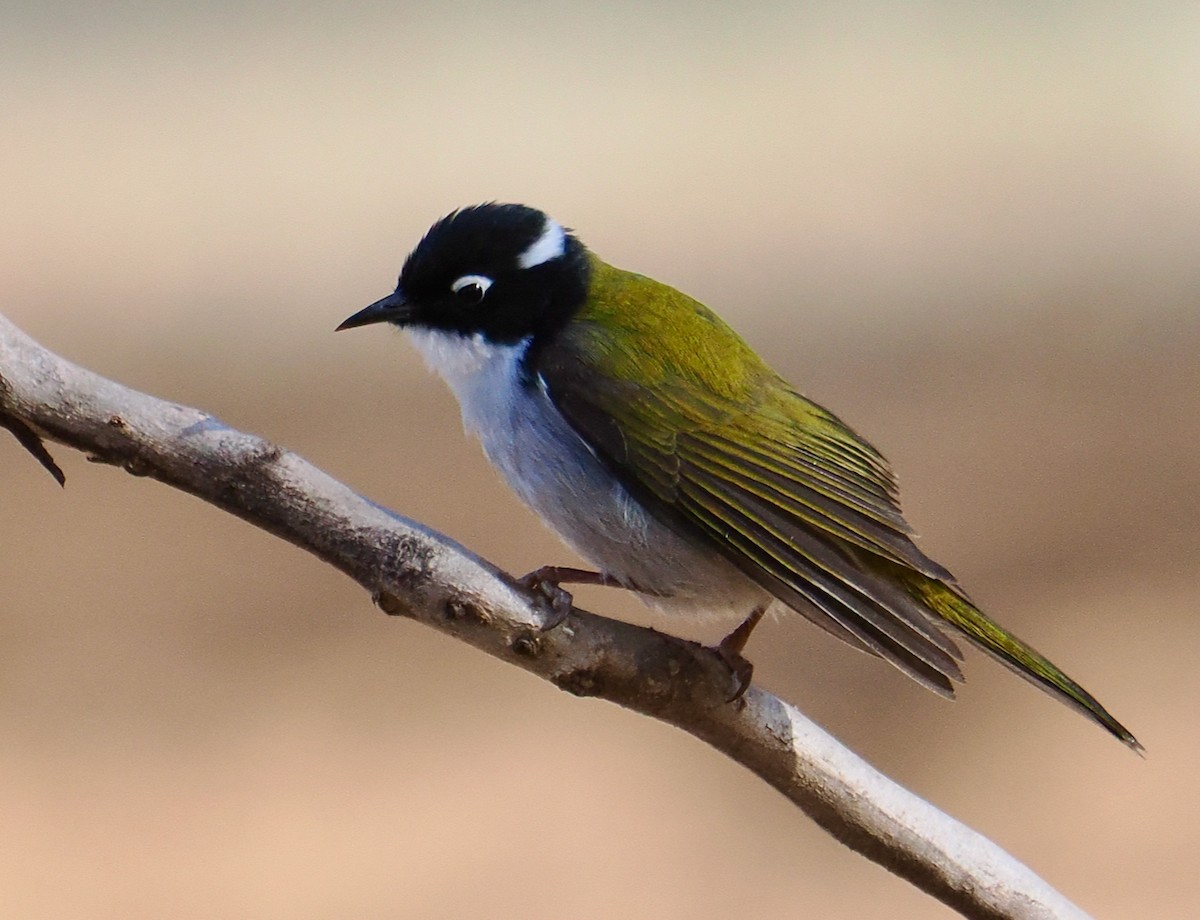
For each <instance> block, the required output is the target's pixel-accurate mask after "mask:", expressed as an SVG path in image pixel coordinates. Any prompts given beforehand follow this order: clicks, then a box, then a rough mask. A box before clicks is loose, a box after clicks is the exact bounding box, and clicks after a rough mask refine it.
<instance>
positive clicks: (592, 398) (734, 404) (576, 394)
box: [530, 258, 1141, 750]
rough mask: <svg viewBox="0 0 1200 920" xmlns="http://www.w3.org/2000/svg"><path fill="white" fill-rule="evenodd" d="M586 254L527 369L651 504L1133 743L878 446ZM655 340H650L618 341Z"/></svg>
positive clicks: (900, 656) (803, 588)
mask: <svg viewBox="0 0 1200 920" xmlns="http://www.w3.org/2000/svg"><path fill="white" fill-rule="evenodd" d="M592 268H593V277H592V284H591V289H592V297H591V299H590V300H589V302H588V304H587V305H585V307H584V309H583V311H581V313H580V314H579V315H577V316H576V317H575V318H574V321H573V322H572V323H571V325H570V327H568V329H567V330H566V331H565V332H564V333H563V334H561V335H560V336H559V338H558V340H557V341H555V342H554V343H552V344H551V345H549V346H543V347H541V348H540V349H539V351H538V353H537V354H536V355H531V359H530V370H532V371H534V372H535V373H536V374H537V376H538V378H540V383H541V384H542V385H544V386H545V388H546V392H547V393H548V395H549V397H550V398H551V399H552V400H553V402H554V403H555V405H556V406H557V407H558V409H559V410H560V411H561V412H562V413H563V415H564V416H565V417H566V419H567V420H568V421H569V423H570V424H571V425H572V427H573V428H574V429H575V430H576V431H577V432H578V433H579V435H580V437H581V438H583V440H584V441H585V442H586V443H587V444H588V445H589V446H590V447H591V449H592V450H593V451H595V453H596V454H597V456H599V457H600V458H601V459H602V460H603V461H604V462H605V463H607V464H608V465H609V467H610V468H611V469H612V471H613V472H614V474H615V475H616V476H617V477H618V478H619V479H620V480H621V481H622V482H623V483H624V484H625V485H626V487H627V488H629V489H630V491H631V492H633V493H634V494H635V495H637V496H638V497H639V498H640V499H641V500H642V501H643V502H644V503H645V505H646V506H647V507H648V508H649V509H651V511H652V512H654V513H656V514H658V515H659V516H660V517H661V518H662V519H663V520H665V521H667V522H669V523H671V524H673V525H675V526H677V527H679V528H682V529H683V530H686V531H689V532H691V533H692V534H694V535H695V537H696V538H697V539H698V540H705V541H708V542H709V543H710V544H711V545H712V546H714V547H715V548H717V549H718V550H719V551H720V552H721V553H723V554H724V555H725V556H726V557H727V558H728V559H729V560H730V561H731V562H732V563H733V564H734V565H736V566H737V567H738V568H739V569H741V570H742V571H743V572H745V573H746V575H747V576H749V577H750V578H751V579H753V580H754V581H755V582H757V583H758V584H760V585H762V586H763V587H764V588H765V589H767V590H768V591H770V592H771V593H772V594H774V595H775V596H776V597H778V598H779V599H780V600H782V601H783V602H784V603H786V604H788V605H789V606H791V607H793V608H794V609H796V610H797V611H799V612H800V613H802V614H804V615H805V616H807V617H808V618H809V619H811V620H812V621H813V622H815V623H817V624H818V625H819V626H821V627H823V628H824V629H826V630H828V631H829V632H831V633H832V634H834V635H836V636H838V637H839V638H841V639H844V640H845V641H847V642H849V643H851V644H852V645H855V646H857V647H859V648H862V649H865V650H866V651H869V652H872V653H874V654H876V655H879V656H881V657H883V658H885V659H887V660H888V661H890V662H891V663H893V664H895V665H896V666H897V667H899V668H900V669H901V670H903V671H904V672H906V673H907V674H909V675H910V676H911V677H913V678H915V679H916V680H918V681H919V682H921V683H922V684H924V685H925V686H927V687H929V688H930V689H932V690H934V691H936V692H938V693H941V694H942V695H944V696H953V685H952V683H951V682H952V681H954V680H962V672H961V670H960V668H959V666H958V661H960V660H961V658H962V656H961V654H960V653H959V651H958V649H957V648H956V647H955V645H954V644H953V643H952V642H951V641H950V640H949V639H948V638H946V636H945V635H943V633H942V632H941V631H940V629H939V626H940V625H941V624H946V625H948V626H951V627H953V628H954V629H955V630H956V631H959V632H961V633H962V634H963V635H965V636H966V637H967V638H969V639H970V640H971V641H972V642H974V643H975V644H977V645H978V646H980V647H981V648H982V649H984V650H985V651H987V652H988V653H989V654H991V655H993V656H994V657H996V658H997V659H998V660H1000V661H1001V662H1002V663H1004V664H1005V665H1007V666H1008V667H1010V668H1012V669H1013V670H1014V671H1015V672H1016V673H1018V674H1020V675H1021V676H1022V677H1024V678H1025V679H1026V680H1029V681H1031V682H1032V683H1034V684H1036V685H1037V686H1040V687H1041V688H1043V689H1044V690H1046V691H1048V692H1050V693H1051V694H1052V695H1054V696H1056V697H1058V698H1059V699H1060V700H1062V701H1064V702H1066V703H1067V704H1069V705H1071V706H1073V707H1074V708H1076V709H1078V710H1080V711H1081V712H1083V713H1085V714H1086V715H1088V716H1089V717H1090V718H1092V719H1094V720H1095V721H1097V722H1099V723H1100V724H1101V725H1103V726H1104V727H1105V728H1106V729H1108V731H1110V732H1111V733H1112V734H1113V735H1115V736H1116V737H1117V738H1119V739H1120V740H1121V741H1123V742H1124V743H1126V744H1128V745H1129V746H1130V747H1133V748H1134V749H1137V750H1140V749H1141V746H1140V745H1139V744H1138V742H1137V740H1136V739H1135V738H1134V737H1133V735H1132V734H1130V732H1129V731H1128V729H1126V728H1125V727H1124V726H1123V725H1122V724H1121V723H1120V722H1118V721H1117V720H1116V719H1115V718H1114V717H1113V716H1112V715H1111V714H1110V713H1109V712H1108V711H1107V710H1106V709H1105V708H1104V707H1103V706H1102V705H1100V703H1099V702H1098V701H1097V700H1096V699H1095V698H1094V697H1093V696H1091V695H1090V694H1089V693H1088V692H1087V691H1086V690H1084V689H1083V687H1081V686H1080V685H1079V684H1077V683H1076V682H1075V681H1073V680H1072V679H1071V678H1070V677H1068V676H1067V675H1066V674H1065V673H1063V672H1062V671H1061V670H1060V669H1059V668H1058V667H1057V666H1055V665H1054V664H1053V663H1052V662H1050V661H1049V660H1048V659H1046V658H1045V657H1044V656H1042V655H1041V654H1040V653H1038V652H1037V651H1036V650H1035V649H1033V648H1032V647H1031V646H1029V645H1027V644H1026V643H1024V642H1022V641H1021V640H1020V639H1018V638H1017V637H1016V636H1014V635H1013V634H1012V633H1010V632H1008V631H1007V630H1005V629H1003V628H1001V627H1000V626H998V625H997V624H996V623H994V622H993V621H992V620H990V619H988V617H986V616H985V615H984V614H983V613H981V612H980V611H979V609H978V608H976V607H975V605H974V604H973V603H972V602H971V601H970V599H969V598H968V597H967V596H966V594H965V593H964V592H963V591H962V589H961V588H960V587H959V586H958V584H957V582H956V581H955V580H954V577H953V576H952V575H951V574H950V573H949V572H947V571H946V570H945V569H943V568H942V567H941V566H939V565H938V564H937V563H935V562H933V560H931V559H930V558H929V557H928V556H926V555H925V554H924V553H922V552H921V551H920V550H919V549H918V548H917V546H916V545H915V544H914V543H913V542H912V539H911V530H910V528H909V527H908V525H907V523H906V522H905V521H904V518H903V517H902V515H901V513H900V507H899V504H898V503H897V500H896V483H895V480H894V479H893V477H892V474H891V472H890V470H889V469H888V466H887V463H886V462H885V461H884V459H883V457H881V456H880V454H879V453H878V452H877V451H876V450H875V449H874V448H873V447H872V446H871V445H870V444H868V443H867V442H866V441H864V440H863V439H861V438H860V437H858V436H857V435H856V434H855V433H854V432H853V431H851V430H850V428H848V427H847V426H846V425H845V424H843V423H842V422H841V421H840V420H839V419H838V418H837V417H836V416H835V415H833V414H832V413H830V412H828V411H826V410H825V409H823V408H821V407H820V406H818V405H816V404H815V403H813V402H811V401H809V400H807V399H805V398H804V397H802V396H800V395H799V394H798V393H796V392H795V391H794V390H792V389H791V387H789V386H788V384H787V383H786V382H785V381H783V380H781V379H780V378H779V377H778V376H777V375H775V374H774V373H773V372H772V371H771V370H770V369H769V368H767V367H766V366H765V365H764V364H763V363H762V361H761V360H760V359H759V358H758V356H757V355H756V354H755V353H754V352H753V351H752V350H751V349H750V348H749V347H748V346H747V345H746V344H745V343H744V342H743V341H742V340H741V339H740V338H738V337H737V335H736V334H735V333H734V332H733V331H732V330H730V329H729V328H728V327H727V326H725V324H724V323H722V322H721V320H720V319H719V318H718V317H716V316H715V315H714V314H713V313H712V312H711V311H709V310H708V309H707V308H705V307H704V306H703V305H701V304H699V303H697V302H696V301H694V300H692V299H691V298H689V297H687V296H686V295H684V294H681V293H680V292H678V291H676V290H674V289H672V288H669V287H666V286H665V285H661V284H658V283H657V282H654V281H652V280H650V279H648V278H643V277H642V276H639V275H635V274H632V273H630V272H623V271H620V270H619V269H615V268H613V267H612V266H609V265H606V264H605V263H603V262H601V261H599V260H598V259H594V258H593V260H592ZM647 339H649V340H652V341H653V342H654V344H655V349H654V354H653V355H648V354H646V353H645V351H644V350H642V349H639V350H637V351H636V352H635V351H633V350H631V349H629V348H627V347H625V345H624V343H629V342H636V341H646V340H647ZM635 380H636V381H637V383H633V382H631V381H635ZM748 407H750V408H748Z"/></svg>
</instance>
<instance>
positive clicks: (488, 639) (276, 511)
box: [0, 317, 1085, 918]
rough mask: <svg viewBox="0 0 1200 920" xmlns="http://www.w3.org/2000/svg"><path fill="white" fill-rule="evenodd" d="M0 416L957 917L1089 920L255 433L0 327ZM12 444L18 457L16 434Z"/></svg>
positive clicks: (761, 713) (789, 730) (933, 818)
mask: <svg viewBox="0 0 1200 920" xmlns="http://www.w3.org/2000/svg"><path fill="white" fill-rule="evenodd" d="M0 417H7V418H8V419H11V420H15V424H13V425H6V426H5V427H9V428H10V430H13V431H14V433H17V432H20V431H26V432H28V431H29V430H32V431H33V432H36V433H37V434H39V435H41V436H42V437H44V438H46V439H48V440H51V441H57V442H59V443H61V444H65V445H67V446H69V447H73V448H75V449H77V450H81V451H84V452H86V453H87V454H89V455H90V456H91V457H93V458H94V459H97V460H99V461H102V462H105V463H110V464H113V465H115V466H120V467H123V468H124V469H126V470H128V471H129V472H131V473H134V474H135V475H141V476H150V477H153V478H154V479H158V480H160V481H162V482H165V483H167V484H169V485H172V486H175V487H176V488H179V489H182V490H183V491H186V492H190V493H192V494H193V495H197V496H199V497H201V498H203V499H205V500H206V501H209V502H211V503H212V504H214V505H217V506H218V507H220V508H223V509H225V510H226V511H229V512H231V513H233V514H236V515H238V516H239V517H241V518H243V519H244V520H246V521H248V522H250V523H252V524H254V525H255V526H258V527H261V528H263V529H265V530H268V531H270V532H271V533H273V534H275V535H277V536H279V537H282V538H283V539H285V540H289V541H290V542H292V543H294V544H296V545H298V546H301V547H303V548H304V549H306V550H308V551H309V552H311V553H313V554H314V555H315V556H317V557H318V558H320V559H322V560H324V561H325V562H328V563H329V564H330V565H333V566H336V567H337V568H339V569H341V570H342V571H343V572H345V573H346V574H347V575H349V576H350V577H351V578H353V579H354V580H355V581H357V582H358V583H359V584H361V585H362V586H363V587H364V588H366V589H367V590H368V591H370V592H371V593H372V595H373V596H374V597H375V599H376V601H377V603H378V604H379V605H380V607H382V608H383V609H384V610H385V611H387V612H388V613H391V614H400V615H404V616H406V617H410V618H412V619H414V620H418V621H420V622H422V623H425V624H426V625H428V626H432V627H434V628H435V629H437V630H439V631H441V632H444V633H447V634H449V635H451V636H454V637H455V638H458V639H461V640H463V641H464V642H467V643H470V644H471V645H473V646H475V647H476V648H479V649H482V650H483V651H485V652H487V653H488V654H490V655H494V656H495V657H497V658H500V659H502V660H504V661H507V662H509V663H510V664H514V665H517V666H518V667H521V668H524V669H525V670H527V671H530V672H532V673H534V674H537V675H539V676H541V677H543V678H545V679H546V680H548V681H550V682H551V683H553V684H555V685H556V686H558V687H560V688H562V689H564V690H567V691H569V692H571V693H574V694H577V695H580V696H594V697H601V698H603V699H607V700H611V701H613V702H615V703H619V704H621V705H622V706H626V707H628V708H629V709H633V710H635V711H637V712H641V713H644V714H646V715H650V716H654V717H655V718H658V719H661V720H663V721H665V722H669V723H671V724H672V725H676V726H678V727H679V728H682V729H683V730H684V731H687V732H690V733H691V734H693V735H695V736H696V737H698V738H701V739H703V740H704V741H706V742H708V743H709V744H711V745H712V746H713V747H715V748H717V749H718V750H721V751H723V752H724V753H725V754H727V755H728V756H730V757H732V758H733V759H734V760H736V761H737V762H739V763H741V764H743V765H745V766H746V767H747V768H749V769H750V770H752V771H754V772H755V773H757V774H758V775H759V776H760V777H762V778H763V779H764V780H766V781H767V782H768V783H770V784H771V785H772V786H774V787H775V788H776V789H778V790H779V791H780V792H782V793H783V794H784V795H785V796H787V797H788V798H789V799H790V800H791V801H792V802H793V803H795V804H796V805H798V806H799V807H800V808H802V809H803V810H804V811H805V812H806V813H807V814H808V815H809V816H811V817H812V818H813V819H814V820H815V821H817V823H818V824H820V825H821V826H822V827H823V828H825V829H826V830H827V831H829V832H830V833H831V834H833V836H835V837H836V838H837V839H838V840H840V841H842V842H843V843H845V844H846V845H847V846H849V847H852V848H853V849H855V850H857V851H859V852H860V853H862V854H864V855H865V856H867V857H869V858H870V859H873V860H875V861H876V862H879V863H880V864H882V865H884V866H886V867H887V868H889V869H891V870H892V871H893V872H895V873H897V874H898V875H901V876H903V877H904V878H907V879H908V880H909V881H911V882H912V883H913V884H915V885H917V886H918V887H920V888H921V889H923V890H924V891H926V892H928V893H929V894H931V895H933V896H934V897H936V898H938V899H940V900H942V901H943V902H945V903H946V904H948V905H950V906H951V907H954V908H956V909H957V910H959V911H960V912H961V913H963V914H964V915H966V916H969V917H1005V918H1051V917H1053V918H1078V917H1083V916H1085V915H1084V914H1083V912H1082V911H1080V910H1079V908H1077V907H1075V906H1074V905H1073V904H1072V903H1071V902H1069V901H1068V900H1066V899H1065V898H1064V897H1063V896H1062V895H1060V894H1059V893H1058V892H1057V891H1055V890H1054V889H1053V888H1051V887H1050V886H1049V885H1047V884H1046V883H1045V882H1044V881H1042V880H1041V879H1040V878H1039V877H1038V876H1036V875H1035V874H1033V873H1032V872H1031V871H1030V870H1029V869H1027V868H1026V867H1025V866H1024V865H1022V864H1021V863H1019V862H1017V861H1016V860H1015V859H1013V858H1012V857H1011V856H1009V855H1008V854H1007V853H1005V852H1004V851H1003V850H1001V849H1000V848H999V847H997V846H996V845H995V844H993V843H992V842H991V841H989V840H987V839H986V838H984V837H982V836H980V835H979V834H977V833H975V832H974V831H972V830H971V829H969V828H967V827H966V826H964V825H962V824H960V823H959V822H957V821H955V820H954V819H953V818H950V817H948V816H947V815H945V814H943V813H942V812H940V811H938V810H937V809H936V808H934V807H933V806H931V805H930V804H928V803H927V802H925V801H924V800H922V799H920V798H918V797H916V796H914V795H912V794H911V793H909V792H907V791H906V790H904V789H902V788H900V787H899V786H897V785H896V784H895V783H893V782H892V781H891V780H889V779H888V778H887V777H885V776H883V775H881V774H880V773H878V772H877V771H875V770H874V769H872V768H871V767H870V766H869V765H868V764H866V763H865V762H863V761H862V760H861V759H860V758H858V757H857V756H855V755H854V754H853V753H851V752H850V751H848V750H846V749H845V748H844V747H842V746H841V745H840V744H839V743H838V742H837V741H835V740H834V739H833V738H832V737H831V736H830V735H828V734H827V733H826V732H824V731H823V730H821V729H820V728H818V727H817V726H816V725H814V724H813V723H812V722H810V721H809V720H808V719H806V718H805V717H804V716H803V715H802V714H801V713H800V712H799V711H797V710H796V709H795V708H794V707H792V706H790V705H789V704H787V703H785V702H783V701H782V700H780V699H778V698H776V697H774V696H772V695H771V694H769V693H767V692H765V691H763V690H761V689H759V688H758V687H751V688H750V689H749V691H748V692H747V693H746V695H745V697H744V698H743V699H742V700H741V701H740V702H739V703H736V704H730V703H728V702H727V701H726V700H727V698H728V696H729V694H730V689H731V686H732V685H731V677H730V675H729V673H728V670H727V669H726V667H725V665H724V664H722V663H721V661H720V659H719V658H718V657H717V656H716V655H715V654H713V653H712V652H710V651H709V650H707V649H705V648H702V647H701V646H698V645H696V644H694V643H691V642H686V641H683V640H680V639H674V638H672V637H669V636H664V635H662V634H661V633H657V632H654V631H652V630H648V629H643V628H640V627H636V626H631V625H629V624H626V623H621V622H619V621H616V620H610V619H607V618H605V617H601V616H597V615H595V614H591V613H587V612H585V611H582V610H578V609H576V610H573V611H572V612H571V614H570V615H569V617H568V618H567V619H566V620H565V621H564V622H563V623H561V625H558V626H556V627H554V628H552V629H543V628H542V627H543V625H544V624H545V623H546V622H547V621H548V620H549V619H550V617H551V612H550V611H548V610H546V609H545V602H544V601H539V600H538V599H537V598H536V597H534V596H532V595H530V594H529V593H528V592H526V591H524V590H523V589H521V588H519V587H518V586H516V585H515V583H514V581H513V579H512V578H511V577H509V576H508V575H506V574H505V573H503V572H501V571H499V570H498V569H496V568H495V567H494V566H492V565H490V564H489V563H487V562H486V561H484V560H482V559H480V558H479V557H477V556H475V555H473V554H472V553H470V552H469V551H467V550H466V549H464V548H463V547H461V546H459V545H458V544H456V543H454V542H453V541H452V540H450V539H448V538H446V537H444V536H442V535H441V534H438V533H436V532H434V531H431V530H429V529H427V528H425V527H422V526H421V525H420V524H417V523H414V522H412V521H409V520H407V519H406V518H403V517H401V516H399V515H397V514H393V513H392V512H390V511H387V510H386V509H384V508H381V507H380V506H378V505H375V504H373V503H372V502H370V501H368V500H367V499H365V498H363V497H362V496H360V495H358V494H356V493H354V492H353V491H351V490H350V489H349V488H347V487H346V486H344V485H342V484H341V483H340V482H338V481H337V480H335V479H333V478H332V477H330V476H328V475H327V474H325V473H323V472H321V471H320V470H318V469H316V468H315V467H313V466H312V465H311V464H309V463H307V462H305V461H304V460H303V459H301V458H300V457H298V456H296V455H295V454H293V453H290V452H289V451H286V450H283V449H282V448H279V447H277V446H275V445H273V444H271V443H268V442H267V441H264V440H262V439H261V438H257V437H254V436H252V435H248V434H243V433H241V432H239V431H235V430H233V429H231V428H229V427H228V426H226V425H224V424H222V423H221V422H220V421H218V420H217V419H215V418H213V417H212V416H210V415H206V414H205V413H204V412H201V411H199V410H197V409H190V408H187V407H185V406H180V405H175V404H172V403H169V402H164V401H163V400H160V399H156V398H154V397H152V396H147V395H145V394H143V393H139V392H136V391H134V390H131V389H128V388H126V387H123V386H121V385H119V384H116V383H114V382H112V381H110V380H106V379H105V378H103V377H100V376H97V375H96V374H93V373H91V372H90V371H87V370H85V369H83V368H81V367H78V366H76V365H74V364H71V363H70V362H68V361H65V360H63V359H62V358H59V357H58V356H57V355H54V354H52V353H51V352H49V351H47V350H46V349H44V348H42V347H41V346H40V345H38V344H37V343H36V342H34V341H33V340H31V339H30V338H29V337H27V336H26V335H24V334H23V333H22V332H20V331H19V330H18V329H17V328H16V327H14V326H13V325H12V324H11V323H10V322H9V321H8V320H6V319H5V318H4V317H0ZM21 437H22V443H23V444H25V446H26V447H30V444H29V443H28V442H29V441H30V437H29V435H28V434H25V435H22V436H21ZM34 440H35V441H36V439H34ZM30 449H34V448H30ZM35 456H36V451H35ZM39 459H40V458H39ZM43 462H44V461H43ZM47 500H48V501H52V500H53V496H49V497H48V498H47Z"/></svg>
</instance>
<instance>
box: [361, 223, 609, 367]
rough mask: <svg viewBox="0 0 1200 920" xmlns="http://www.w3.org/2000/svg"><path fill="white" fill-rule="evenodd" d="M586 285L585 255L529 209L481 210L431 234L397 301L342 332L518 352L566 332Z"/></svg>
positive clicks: (404, 274)
mask: <svg viewBox="0 0 1200 920" xmlns="http://www.w3.org/2000/svg"><path fill="white" fill-rule="evenodd" d="M587 284H588V260H587V251H586V250H585V249H584V247H583V244H582V243H580V242H579V241H578V240H577V239H576V238H575V237H574V236H572V235H571V233H570V232H569V231H567V230H565V229H564V228H563V227H562V226H561V225H560V224H558V223H557V222H556V221H554V220H552V219H551V218H549V217H547V216H546V215H545V214H543V213H542V212H541V211H538V210H535V209H534V208H527V207H525V206H524V205H519V204H480V205H475V206H474V207H470V208H463V209H461V210H458V211H455V212H454V213H452V214H449V215H447V216H446V217H443V218H442V219H441V220H439V221H438V222H437V223H436V224H434V225H433V226H432V227H430V228H429V231H428V232H427V233H426V234H425V237H424V238H423V239H422V240H421V242H420V243H418V244H417V248H416V249H414V250H413V251H412V252H411V253H410V254H409V257H408V258H407V259H406V260H405V262H404V268H403V269H401V271H400V281H399V283H398V284H397V285H396V291H395V293H393V294H389V295H388V296H387V297H384V298H383V299H382V300H379V301H377V302H375V303H373V304H371V306H369V307H367V308H366V309H365V310H361V311H359V312H358V313H355V314H354V315H353V316H351V317H350V318H349V319H347V320H346V321H345V322H344V323H342V324H341V325H340V326H339V327H338V328H339V329H349V328H352V327H354V326H365V325H367V324H369V323H378V322H391V323H394V324H395V325H397V326H413V327H419V328H425V329H436V330H439V331H443V332H448V333H458V334H460V335H466V336H470V335H476V334H481V335H483V336H484V337H485V338H486V339H488V340H489V341H492V342H496V343H499V344H512V343H515V342H518V341H520V340H521V339H523V338H525V337H526V336H530V335H534V336H539V335H550V334H553V332H555V331H556V330H557V329H559V328H561V327H562V326H563V325H564V324H565V323H566V322H567V320H569V319H570V318H571V316H572V315H573V314H574V313H575V311H577V310H578V309H579V308H580V307H581V306H582V305H583V302H584V299H585V298H586V297H587Z"/></svg>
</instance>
